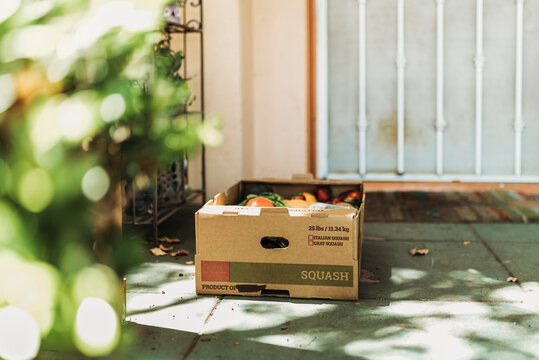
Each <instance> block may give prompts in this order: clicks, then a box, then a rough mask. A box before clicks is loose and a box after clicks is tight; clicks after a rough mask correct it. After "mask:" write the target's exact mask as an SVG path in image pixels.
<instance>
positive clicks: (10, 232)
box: [0, 0, 222, 358]
mask: <svg viewBox="0 0 539 360" xmlns="http://www.w3.org/2000/svg"><path fill="white" fill-rule="evenodd" d="M138 3H139V5H140V4H143V5H144V8H138V7H137V6H136V4H134V2H130V1H121V2H120V1H105V0H94V1H83V0H26V1H24V0H23V1H21V0H2V3H1V5H0V328H1V327H2V326H10V327H17V326H26V327H27V328H24V329H23V330H24V331H25V332H26V333H27V334H32V328H33V327H36V326H37V327H36V328H37V329H38V330H39V331H38V333H39V336H38V339H37V340H38V342H37V349H39V348H40V344H41V347H46V348H53V349H57V350H67V351H81V352H83V353H84V354H86V355H88V356H102V355H107V354H109V353H111V352H112V351H113V350H114V349H115V348H116V347H117V345H118V343H121V342H122V340H121V339H120V337H119V333H120V331H119V330H118V329H119V327H118V326H117V324H118V321H119V320H118V319H119V317H120V316H121V311H122V307H123V295H122V291H121V285H120V284H121V282H120V280H119V276H118V274H125V273H126V272H127V270H128V269H129V268H130V267H132V266H134V265H136V264H137V263H138V262H139V261H141V254H142V249H141V242H140V239H137V238H136V237H128V238H122V233H121V225H120V224H121V203H120V200H121V199H120V183H121V180H122V179H132V178H134V177H135V176H144V174H146V175H148V177H150V174H153V173H154V171H155V170H156V169H157V168H159V167H160V166H163V165H165V164H168V163H170V161H172V160H176V159H178V156H179V154H182V153H185V154H189V153H192V152H195V151H196V150H197V149H198V148H199V145H200V143H201V142H205V143H206V144H208V145H219V143H220V142H221V139H222V138H221V135H220V132H219V130H218V128H219V125H220V123H219V121H218V120H216V119H210V120H209V121H205V122H201V121H200V119H199V121H192V120H191V119H189V121H188V120H187V118H186V117H185V116H182V113H183V112H185V110H186V108H187V105H188V104H189V102H190V101H192V94H191V91H190V89H189V86H188V83H187V81H186V79H182V78H181V77H180V75H179V74H178V70H179V69H180V67H181V64H182V60H183V57H182V54H181V53H176V52H174V51H171V50H170V47H169V44H168V42H167V41H166V40H165V41H162V39H163V36H162V34H161V33H160V32H159V31H156V29H160V28H162V25H163V24H161V18H162V12H163V11H162V10H163V6H164V5H165V2H164V1H138ZM111 309H112V312H111ZM20 310H22V311H20ZM25 314H26V315H28V314H29V315H30V317H25V316H26V315H25ZM100 314H101V315H100ZM2 319H3V320H4V321H3V322H2ZM6 319H7V320H6ZM14 319H15V320H14ZM17 319H19V320H17ZM25 319H26V320H28V321H26V320H25ZM92 319H94V320H92ZM95 319H99V320H100V321H98V322H96V321H95ZM107 319H108V320H107ZM92 321H93V322H92ZM24 324H26V325H24ZM107 324H108V325H107ZM115 324H116V325H115ZM106 326H108V328H106ZM107 329H108V330H107ZM111 329H112V330H111ZM114 329H116V330H114ZM0 330H1V329H0ZM107 331H108V332H107ZM104 334H108V335H110V336H108V337H107V336H105V335H104ZM13 336H15V335H13ZM30 340H32V336H30V335H28V336H27V337H25V338H24V339H17V338H15V339H11V340H9V339H4V341H15V342H17V341H20V343H17V344H18V345H17V344H15V345H12V346H11V350H9V351H12V352H13V351H15V353H10V352H9V351H8V350H5V349H6V347H5V346H4V347H2V340H1V339H0V357H5V358H10V357H12V358H15V357H16V356H18V355H20V354H17V353H16V352H17V351H22V354H23V355H24V354H26V353H24V351H27V352H29V353H28V354H29V355H34V354H33V353H32V351H34V352H35V351H37V349H36V348H35V347H36V346H35V342H34V343H31V342H29V341H30ZM34 340H35V339H34ZM4 345H5V344H4ZM25 349H26V350H25ZM2 351H4V353H2ZM6 351H7V353H6ZM28 354H26V355H28ZM30 357H31V356H30Z"/></svg>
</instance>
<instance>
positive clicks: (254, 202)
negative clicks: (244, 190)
mask: <svg viewBox="0 0 539 360" xmlns="http://www.w3.org/2000/svg"><path fill="white" fill-rule="evenodd" d="M245 206H254V207H275V205H273V203H272V202H271V200H269V199H266V198H265V197H255V198H253V199H251V200H249V201H248V202H247V204H246V205H245Z"/></svg>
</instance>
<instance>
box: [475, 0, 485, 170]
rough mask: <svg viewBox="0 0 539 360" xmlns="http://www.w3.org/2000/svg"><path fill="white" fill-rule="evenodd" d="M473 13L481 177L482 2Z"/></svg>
mask: <svg viewBox="0 0 539 360" xmlns="http://www.w3.org/2000/svg"><path fill="white" fill-rule="evenodd" d="M476 6H477V7H476V13H475V26H476V29H475V59H474V63H475V175H481V172H482V164H481V163H482V159H483V66H484V64H485V56H484V54H483V0H477V2H476Z"/></svg>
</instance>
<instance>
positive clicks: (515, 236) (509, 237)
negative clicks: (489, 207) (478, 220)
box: [471, 224, 539, 243]
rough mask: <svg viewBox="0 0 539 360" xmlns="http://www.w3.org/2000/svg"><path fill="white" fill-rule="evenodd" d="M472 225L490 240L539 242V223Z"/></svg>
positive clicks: (483, 236)
mask: <svg viewBox="0 0 539 360" xmlns="http://www.w3.org/2000/svg"><path fill="white" fill-rule="evenodd" d="M471 226H472V227H473V228H474V229H475V230H476V231H477V233H478V234H479V235H480V236H481V237H482V238H484V239H485V240H488V241H489V242H494V241H496V242H511V243H513V242H535V243H539V224H473V225H471Z"/></svg>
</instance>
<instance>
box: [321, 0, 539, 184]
mask: <svg viewBox="0 0 539 360" xmlns="http://www.w3.org/2000/svg"><path fill="white" fill-rule="evenodd" d="M316 5H317V19H316V22H317V53H316V57H317V62H316V63H317V172H318V174H317V175H318V177H321V178H341V179H342V178H345V179H351V178H362V179H366V180H399V181H455V180H460V181H500V182H538V181H539V160H538V159H537V156H539V40H537V39H539V1H535V0H534V1H532V0H529V1H527V2H525V0H516V1H515V0H316ZM525 119H526V128H525V121H524V120H525ZM525 129H526V130H525ZM444 140H445V143H444Z"/></svg>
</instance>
